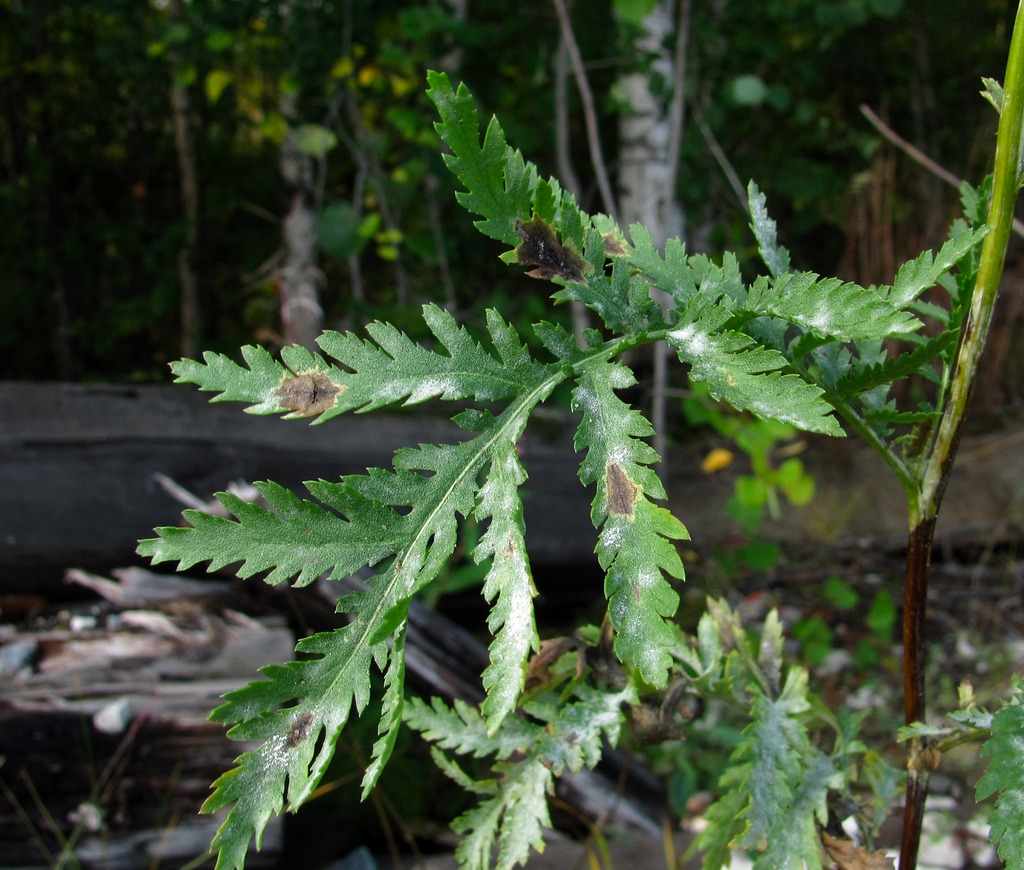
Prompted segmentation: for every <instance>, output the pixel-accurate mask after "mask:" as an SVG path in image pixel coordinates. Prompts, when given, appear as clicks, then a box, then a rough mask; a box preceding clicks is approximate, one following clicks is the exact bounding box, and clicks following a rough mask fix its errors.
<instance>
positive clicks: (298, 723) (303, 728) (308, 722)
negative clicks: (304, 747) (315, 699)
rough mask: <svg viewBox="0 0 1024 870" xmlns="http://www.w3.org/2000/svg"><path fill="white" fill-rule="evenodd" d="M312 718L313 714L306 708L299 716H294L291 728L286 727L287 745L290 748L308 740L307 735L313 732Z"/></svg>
mask: <svg viewBox="0 0 1024 870" xmlns="http://www.w3.org/2000/svg"><path fill="white" fill-rule="evenodd" d="M314 718H315V717H314V716H313V714H312V713H311V712H309V711H308V710H307V711H306V712H305V713H303V714H302V715H301V716H296V717H295V720H294V721H293V722H292V725H291V728H289V729H288V746H289V747H290V748H291V749H294V748H295V747H296V746H298V745H299V744H300V743H304V742H305V741H307V740H309V735H310V734H312V733H313V720H314Z"/></svg>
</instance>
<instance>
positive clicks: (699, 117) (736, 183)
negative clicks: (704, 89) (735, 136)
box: [693, 105, 750, 212]
mask: <svg viewBox="0 0 1024 870" xmlns="http://www.w3.org/2000/svg"><path fill="white" fill-rule="evenodd" d="M693 119H694V120H695V121H696V122H697V128H698V129H699V130H700V134H701V136H703V137H704V142H705V143H706V144H707V146H708V150H709V151H710V152H711V156H712V157H714V158H715V162H716V163H718V166H719V168H720V169H721V170H722V174H723V175H724V176H725V178H726V181H728V182H729V187H730V188H731V189H732V192H733V195H734V196H735V197H736V201H737V203H739V206H740V209H741V210H742V211H744V212H746V211H749V210H750V206H749V205H748V204H747V189H746V188H745V187H744V186H743V182H742V181H740V176H739V173H737V172H736V170H735V168H733V165H732V163H731V162H730V161H729V158H728V157H727V156H726V154H725V151H724V150H723V149H722V146H721V145H719V144H718V140H717V139H716V138H715V134H714V133H713V132H711V128H710V127H709V126H708V122H707V121H706V120H705V119H704V113H703V112H702V111H701V110H700V108H699V107H698V106H696V105H694V109H693Z"/></svg>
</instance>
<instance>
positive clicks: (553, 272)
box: [515, 217, 588, 283]
mask: <svg viewBox="0 0 1024 870" xmlns="http://www.w3.org/2000/svg"><path fill="white" fill-rule="evenodd" d="M515 226H516V232H517V233H518V234H519V238H521V239H522V240H523V241H522V244H520V245H519V247H518V248H516V255H517V257H518V259H519V262H520V263H522V264H523V265H524V266H535V267H536V268H534V269H531V270H530V271H529V272H527V273H526V274H527V275H529V276H530V277H531V278H538V279H540V280H542V281H550V280H551V279H552V278H555V277H558V278H564V279H565V280H566V281H575V282H576V283H581V282H582V281H583V276H584V274H585V273H586V271H587V265H588V264H587V261H586V260H584V259H583V257H581V256H580V255H579V254H578V253H576V251H574V250H573V249H572V248H571V247H570V246H568V245H563V244H562V243H561V242H559V241H558V239H557V238H556V237H555V231H554V229H553V228H552V227H551V224H549V223H548V222H547V221H545V220H544V219H543V218H539V217H534V218H532V219H530V220H528V221H525V222H524V221H516V224H515Z"/></svg>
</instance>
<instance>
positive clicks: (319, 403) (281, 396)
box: [277, 372, 345, 417]
mask: <svg viewBox="0 0 1024 870" xmlns="http://www.w3.org/2000/svg"><path fill="white" fill-rule="evenodd" d="M344 391H345V387H343V386H339V385H338V384H336V383H334V382H333V381H332V380H331V379H330V378H329V377H327V375H325V374H324V373H323V372H306V373H305V374H301V375H292V376H291V377H288V378H285V379H284V382H283V383H282V384H281V386H279V387H278V388H277V401H278V404H279V405H280V407H282V408H286V409H287V410H289V411H291V412H292V413H293V414H295V415H296V416H298V417H315V416H316V415H317V414H322V413H323V412H324V411H326V410H328V409H329V408H332V407H334V403H335V400H336V399H337V397H338V395H339V393H343V392H344Z"/></svg>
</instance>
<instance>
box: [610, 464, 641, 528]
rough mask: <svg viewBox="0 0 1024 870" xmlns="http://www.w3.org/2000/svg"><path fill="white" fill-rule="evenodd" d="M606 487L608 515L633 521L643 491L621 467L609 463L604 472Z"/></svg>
mask: <svg viewBox="0 0 1024 870" xmlns="http://www.w3.org/2000/svg"><path fill="white" fill-rule="evenodd" d="M604 485H605V491H606V492H607V500H608V513H609V514H610V515H611V516H613V517H623V518H625V519H627V520H629V521H630V522H632V521H633V512H634V509H635V508H636V503H637V502H638V501H640V497H641V496H642V495H643V490H642V489H641V488H640V487H639V486H637V485H636V484H635V483H633V481H632V480H630V478H629V475H628V474H626V472H625V471H623V470H622V466H621V465H616V464H615V463H614V462H609V463H608V465H607V466H605V470H604Z"/></svg>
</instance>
